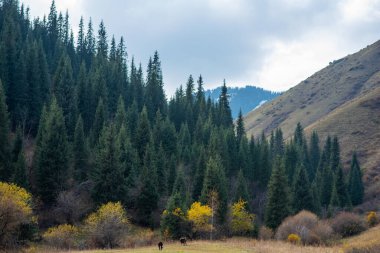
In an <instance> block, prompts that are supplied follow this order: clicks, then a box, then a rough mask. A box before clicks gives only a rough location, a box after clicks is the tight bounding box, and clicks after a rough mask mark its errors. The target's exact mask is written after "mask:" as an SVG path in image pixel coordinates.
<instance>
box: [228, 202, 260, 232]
mask: <svg viewBox="0 0 380 253" xmlns="http://www.w3.org/2000/svg"><path fill="white" fill-rule="evenodd" d="M246 204H247V202H246V201H244V200H242V199H240V200H239V201H238V202H236V203H234V204H233V205H232V207H231V230H232V233H234V234H236V235H246V234H249V233H250V232H252V231H253V229H254V224H253V221H254V219H255V215H254V214H251V213H249V212H248V211H247V209H246Z"/></svg>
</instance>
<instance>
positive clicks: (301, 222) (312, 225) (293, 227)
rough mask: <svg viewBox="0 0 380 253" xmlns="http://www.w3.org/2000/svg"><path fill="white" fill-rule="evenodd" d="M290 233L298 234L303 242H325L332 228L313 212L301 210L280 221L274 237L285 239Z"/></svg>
mask: <svg viewBox="0 0 380 253" xmlns="http://www.w3.org/2000/svg"><path fill="white" fill-rule="evenodd" d="M290 234H296V235H298V236H299V237H300V238H301V241H302V243H304V244H326V243H327V241H328V240H329V238H330V237H331V235H332V229H331V228H330V227H329V226H328V224H326V223H323V222H321V221H320V220H319V219H318V217H317V216H316V215H315V214H313V213H311V212H308V211H301V212H299V213H298V214H297V215H295V216H291V217H288V218H286V219H285V220H284V221H283V222H282V223H281V225H280V226H279V227H278V229H277V232H276V239H279V240H287V239H288V236H289V235H290Z"/></svg>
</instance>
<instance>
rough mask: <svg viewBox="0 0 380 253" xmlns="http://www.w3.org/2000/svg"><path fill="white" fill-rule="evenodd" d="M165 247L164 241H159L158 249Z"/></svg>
mask: <svg viewBox="0 0 380 253" xmlns="http://www.w3.org/2000/svg"><path fill="white" fill-rule="evenodd" d="M163 248H164V244H163V243H162V242H159V243H158V250H162V249H163Z"/></svg>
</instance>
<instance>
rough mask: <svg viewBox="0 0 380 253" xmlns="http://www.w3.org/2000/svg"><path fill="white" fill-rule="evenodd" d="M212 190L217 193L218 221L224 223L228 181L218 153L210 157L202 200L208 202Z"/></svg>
mask: <svg viewBox="0 0 380 253" xmlns="http://www.w3.org/2000/svg"><path fill="white" fill-rule="evenodd" d="M212 192H216V193H217V199H218V207H217V211H216V214H217V221H218V224H220V225H222V224H223V223H224V222H225V221H226V218H227V198H228V196H227V182H226V177H225V172H224V168H223V165H222V162H221V159H220V157H219V156H218V155H216V156H214V157H210V159H209V160H208V162H207V166H206V172H205V177H204V182H203V189H202V194H201V201H202V202H203V203H208V202H209V198H210V197H211V196H210V195H211V194H212Z"/></svg>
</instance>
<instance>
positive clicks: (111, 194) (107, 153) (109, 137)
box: [91, 124, 127, 204]
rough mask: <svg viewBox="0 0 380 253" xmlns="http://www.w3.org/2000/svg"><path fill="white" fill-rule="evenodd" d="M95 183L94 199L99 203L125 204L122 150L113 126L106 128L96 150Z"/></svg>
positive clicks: (93, 177) (125, 193) (125, 189)
mask: <svg viewBox="0 0 380 253" xmlns="http://www.w3.org/2000/svg"><path fill="white" fill-rule="evenodd" d="M91 179H92V180H93V182H94V188H93V192H92V196H93V199H94V200H95V201H96V202H97V203H98V204H102V203H106V202H108V201H114V202H117V201H122V202H125V198H126V196H127V187H126V178H125V177H124V173H123V170H122V167H121V163H120V149H119V147H118V146H117V133H116V129H115V126H114V125H113V124H111V125H109V126H105V127H104V128H103V130H102V133H101V136H100V138H99V143H98V145H97V149H96V157H95V168H94V171H93V173H92V175H91Z"/></svg>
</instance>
